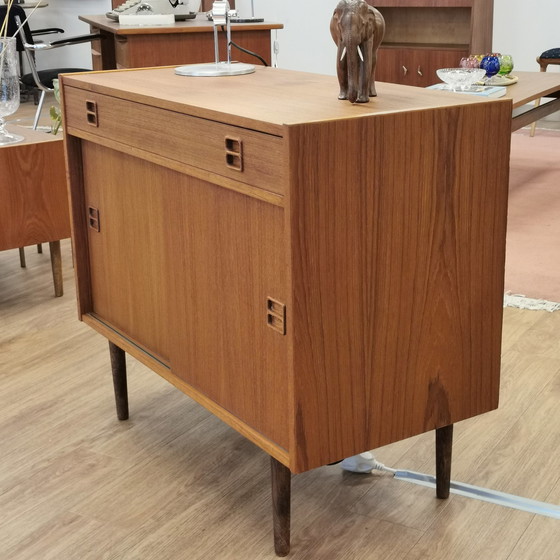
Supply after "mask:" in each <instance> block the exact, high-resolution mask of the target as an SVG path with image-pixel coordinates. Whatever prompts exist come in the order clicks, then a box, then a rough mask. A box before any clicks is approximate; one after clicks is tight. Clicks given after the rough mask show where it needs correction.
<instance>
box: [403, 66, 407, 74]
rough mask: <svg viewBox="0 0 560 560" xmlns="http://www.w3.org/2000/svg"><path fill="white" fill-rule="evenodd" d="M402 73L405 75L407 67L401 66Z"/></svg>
mask: <svg viewBox="0 0 560 560" xmlns="http://www.w3.org/2000/svg"><path fill="white" fill-rule="evenodd" d="M402 71H403V74H404V75H405V76H406V75H407V73H408V68H407V67H406V66H403V67H402Z"/></svg>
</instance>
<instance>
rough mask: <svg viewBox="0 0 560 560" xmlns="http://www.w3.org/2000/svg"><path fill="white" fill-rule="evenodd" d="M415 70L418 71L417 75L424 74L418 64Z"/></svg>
mask: <svg viewBox="0 0 560 560" xmlns="http://www.w3.org/2000/svg"><path fill="white" fill-rule="evenodd" d="M417 72H418V75H419V76H423V75H424V74H422V69H421V68H420V66H418V70H417Z"/></svg>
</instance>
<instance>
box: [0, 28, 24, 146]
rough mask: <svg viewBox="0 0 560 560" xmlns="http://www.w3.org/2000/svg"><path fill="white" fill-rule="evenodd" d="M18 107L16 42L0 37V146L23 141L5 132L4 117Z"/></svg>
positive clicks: (21, 137) (13, 39)
mask: <svg viewBox="0 0 560 560" xmlns="http://www.w3.org/2000/svg"><path fill="white" fill-rule="evenodd" d="M18 107H19V76H18V71H17V52H16V40H15V38H14V37H0V146H4V145H6V144H13V143H14V142H20V141H21V140H23V136H20V135H19V134H13V133H11V132H8V131H7V130H6V123H5V121H4V117H7V116H8V115H12V114H13V113H15V112H16V111H17V110H18Z"/></svg>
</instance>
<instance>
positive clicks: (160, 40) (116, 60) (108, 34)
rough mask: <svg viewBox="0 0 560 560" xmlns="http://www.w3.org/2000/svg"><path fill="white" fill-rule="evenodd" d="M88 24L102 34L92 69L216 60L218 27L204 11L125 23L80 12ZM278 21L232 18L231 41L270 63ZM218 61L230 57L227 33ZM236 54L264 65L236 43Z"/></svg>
mask: <svg viewBox="0 0 560 560" xmlns="http://www.w3.org/2000/svg"><path fill="white" fill-rule="evenodd" d="M79 19H80V20H82V21H84V22H85V23H87V24H88V25H89V26H90V30H91V32H92V33H100V34H101V39H100V40H99V41H96V42H95V43H94V44H92V59H93V68H94V70H109V69H113V68H142V67H147V66H165V65H171V64H174V65H179V64H192V63H198V62H213V61H214V60H215V54H214V27H213V25H212V22H210V21H209V20H208V19H207V18H206V16H205V14H199V15H198V16H197V17H196V19H193V20H186V21H178V22H175V23H174V24H173V25H170V26H154V27H145V26H136V27H132V26H125V25H123V26H121V25H120V24H119V23H118V22H115V21H112V20H110V19H108V18H107V17H105V16H104V15H91V16H90V15H87V16H80V17H79ZM282 28H283V25H282V24H279V23H271V22H260V23H233V24H232V30H233V37H232V39H233V41H234V42H235V43H237V44H238V45H240V46H241V47H243V48H244V49H247V50H249V51H252V52H255V53H257V54H258V55H260V56H261V57H262V58H263V59H264V60H265V61H266V63H267V64H268V65H270V63H271V48H270V33H271V30H272V29H282ZM219 49H220V60H226V58H227V53H226V40H225V34H223V33H221V40H220V45H219ZM232 59H233V60H236V61H239V62H248V63H251V64H261V62H260V61H259V59H257V58H255V57H254V56H252V55H249V54H247V53H244V52H242V51H240V50H238V49H236V48H233V49H232Z"/></svg>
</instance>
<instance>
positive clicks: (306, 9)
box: [31, 0, 560, 74]
mask: <svg viewBox="0 0 560 560" xmlns="http://www.w3.org/2000/svg"><path fill="white" fill-rule="evenodd" d="M46 1H47V2H49V6H48V7H47V8H42V9H39V10H37V11H36V12H35V13H34V14H33V16H32V20H31V27H32V28H38V27H49V26H56V27H62V28H64V29H65V30H66V35H77V34H82V33H87V32H88V27H87V25H85V24H84V23H82V22H80V21H78V19H77V16H78V14H90V15H91V14H102V13H105V12H107V11H108V10H109V9H110V5H111V2H110V0H46ZM336 4H337V0H254V6H255V15H256V16H260V17H264V18H265V19H267V20H269V21H277V22H280V23H283V24H284V27H285V28H284V29H283V30H279V31H278V32H277V33H274V32H273V37H274V36H277V39H278V42H279V46H280V52H279V55H278V66H280V67H281V68H288V69H292V70H304V71H309V72H318V73H322V74H334V73H335V59H336V55H335V53H336V50H335V46H334V43H333V41H332V39H331V36H330V33H329V21H330V18H331V14H332V11H333V9H334V7H335V6H336ZM236 5H237V9H238V11H239V13H240V15H247V16H248V15H250V14H251V0H237V1H236ZM559 22H560V0H532V1H531V2H527V0H494V45H493V50H494V51H496V52H503V53H509V54H512V55H513V58H514V62H515V68H516V69H517V70H534V71H537V70H538V65H537V63H536V62H535V58H536V57H537V56H538V55H539V54H540V53H541V52H542V51H544V50H546V49H550V48H553V47H560V35H559V32H558V24H559ZM234 40H235V37H234ZM40 56H41V60H40V64H41V66H43V67H48V66H78V67H83V68H91V57H90V50H89V45H87V44H85V45H79V46H75V47H67V48H62V49H57V50H56V51H51V52H50V53H41V55H40ZM47 56H48V57H49V59H47ZM55 59H56V61H54V60H55ZM50 60H53V62H51V61H50ZM550 71H560V68H559V67H550Z"/></svg>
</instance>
